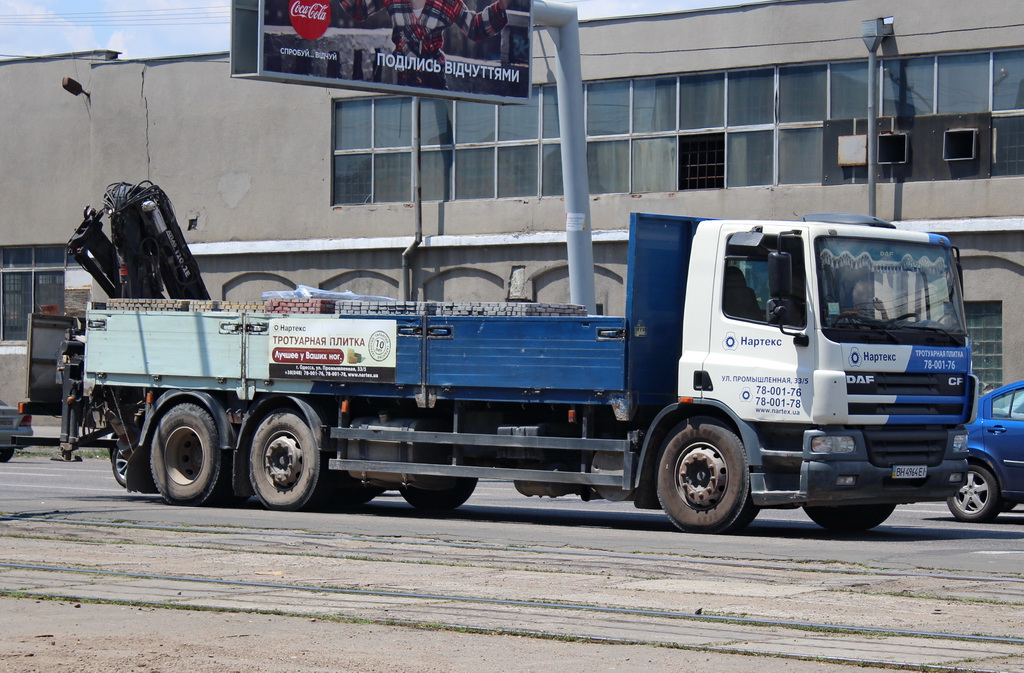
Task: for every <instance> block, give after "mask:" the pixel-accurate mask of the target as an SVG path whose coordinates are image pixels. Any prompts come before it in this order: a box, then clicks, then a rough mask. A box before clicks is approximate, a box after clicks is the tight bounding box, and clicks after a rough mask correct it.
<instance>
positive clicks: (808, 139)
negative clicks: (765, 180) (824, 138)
mask: <svg viewBox="0 0 1024 673" xmlns="http://www.w3.org/2000/svg"><path fill="white" fill-rule="evenodd" d="M820 183H821V128H820V127H817V128H794V129H780V130H779V184H780V185H799V184H820Z"/></svg>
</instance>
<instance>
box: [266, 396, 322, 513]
mask: <svg viewBox="0 0 1024 673" xmlns="http://www.w3.org/2000/svg"><path fill="white" fill-rule="evenodd" d="M327 460H328V457H327V455H326V454H324V455H322V456H321V454H320V447H319V446H318V445H317V441H316V437H315V436H314V435H313V431H312V430H310V428H309V425H307V424H306V421H305V419H303V418H302V417H300V416H298V415H297V414H296V413H295V412H293V411H291V410H288V409H278V410H277V411H274V412H272V413H270V414H268V415H267V417H266V418H264V419H263V422H262V423H260V425H259V427H258V428H256V432H255V434H254V435H253V438H252V451H251V453H250V455H249V480H250V482H251V483H252V488H253V490H254V491H255V492H256V497H257V498H259V499H260V502H262V503H263V506H264V507H266V508H267V509H273V510H280V511H289V512H290V511H295V510H298V509H302V508H303V507H306V506H314V505H319V504H321V502H322V500H323V494H324V491H325V490H326V485H327V484H328V482H329V480H328V479H326V478H325V479H321V478H320V477H321V470H322V471H324V472H326V471H327Z"/></svg>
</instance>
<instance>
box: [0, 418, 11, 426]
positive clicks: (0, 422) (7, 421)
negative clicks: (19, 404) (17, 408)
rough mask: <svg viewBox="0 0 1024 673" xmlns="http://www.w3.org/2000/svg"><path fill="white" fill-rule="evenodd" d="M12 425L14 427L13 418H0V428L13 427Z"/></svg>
mask: <svg viewBox="0 0 1024 673" xmlns="http://www.w3.org/2000/svg"><path fill="white" fill-rule="evenodd" d="M13 427H14V419H13V418H0V428H13Z"/></svg>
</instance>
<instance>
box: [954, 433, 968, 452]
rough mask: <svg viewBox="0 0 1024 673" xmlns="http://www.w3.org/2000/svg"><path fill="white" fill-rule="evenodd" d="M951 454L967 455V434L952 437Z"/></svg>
mask: <svg viewBox="0 0 1024 673" xmlns="http://www.w3.org/2000/svg"><path fill="white" fill-rule="evenodd" d="M953 453H967V433H961V434H957V435H953Z"/></svg>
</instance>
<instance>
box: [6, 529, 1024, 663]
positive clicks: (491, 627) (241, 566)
mask: <svg viewBox="0 0 1024 673" xmlns="http://www.w3.org/2000/svg"><path fill="white" fill-rule="evenodd" d="M0 521H3V522H4V525H3V527H0V539H3V540H4V541H5V544H4V550H2V551H0V595H5V596H8V597H16V596H33V597H47V598H54V599H62V600H97V601H106V602H124V603H126V604H140V605H142V604H144V605H150V606H160V607H168V608H179V609H207V610H209V609H213V610H226V611H254V612H260V611H263V610H273V611H274V612H275V613H279V614H288V615H302V616H311V615H313V616H317V617H322V618H328V619H340V620H356V621H365V622H369V623H376V624H392V625H403V626H420V627H422V626H432V627H435V628H443V629H455V630H465V631H473V632H481V633H506V634H515V635H522V636H533V637H544V638H565V639H572V640H579V641H585V642H616V643H620V642H621V643H642V644H652V645H663V646H671V647H681V648H686V649H697V650H705V651H709V652H730V653H743V654H770V655H771V656H779V657H784V658H795V659H808V658H810V659H824V660H827V661H833V662H835V663H845V664H856V665H862V666H887V667H894V666H900V667H912V668H915V669H918V670H964V671H990V670H1009V671H1019V670H1024V639H1022V638H1020V637H1018V635H1017V634H1019V632H1020V631H1019V625H1020V624H1021V623H1022V621H1024V620H1022V615H1024V589H1022V578H1021V577H1020V576H1017V575H1010V576H1005V575H977V574H972V575H967V574H962V575H961V574H956V573H949V572H943V573H932V572H926V571H900V570H889V569H872V568H858V567H849V566H844V565H842V564H835V565H820V564H819V565H808V564H785V563H773V562H762V561H746V560H736V559H726V558H719V559H715V558H703V557H693V556H678V557H676V556H668V555H653V554H624V553H612V552H605V551H601V550H591V549H572V548H550V547H524V546H503V545H493V544H480V543H474V542H466V541H442V540H429V539H409V538H394V537H367V536H356V535H344V534H329V533H328V534H324V533H308V532H297V531H268V530H260V529H239V528H211V527H192V526H174V525H151V524H135V523H109V522H91V521H82V520H71V519H60V518H40V517H13V516H12V517H0ZM54 558H60V559H61V563H53V562H52V561H53V559H54ZM182 567H188V568H190V571H189V573H188V574H183V573H181V572H180V568H182ZM267 577H273V578H277V579H274V580H273V581H270V580H267V579H266V578H267ZM701 585H703V586H704V589H703V590H701V589H699V587H700V586H701ZM979 589H981V590H983V591H982V593H981V594H979V595H981V596H982V597H983V598H982V600H980V601H979V600H977V599H973V598H965V596H970V595H974V594H976V593H977V592H978V590H979ZM944 592H945V593H944ZM816 604H817V605H818V610H817V611H816V612H815V611H814V606H815V605H816ZM822 606H824V608H825V609H821V608H822ZM996 606H998V610H997V611H998V612H1001V613H1003V614H1002V615H1000V618H998V619H993V617H992V615H991V614H989V619H988V620H987V621H986V620H984V619H982V617H983V616H984V615H985V613H992V612H993V608H994V607H996ZM954 614H955V615H956V616H957V619H956V620H955V621H952V622H951V621H950V620H949V617H950V616H952V615H954ZM796 615H806V618H800V617H795V616H796ZM816 615H817V616H820V617H822V618H818V617H816ZM901 615H902V620H901ZM950 623H955V624H971V625H972V626H971V628H970V629H966V630H964V629H961V631H963V632H959V631H958V630H957V629H950V628H948V627H949V624H950ZM908 624H910V625H912V627H911V626H908ZM858 652H860V654H859V655H858V654H857V653H858ZM869 654H879V655H888V656H869ZM990 660H991V661H996V662H1004V661H1016V662H1017V663H1014V664H1011V665H1010V667H1008V668H1007V667H1003V665H1002V664H998V665H994V666H992V667H987V666H985V665H984V662H986V661H990Z"/></svg>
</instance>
